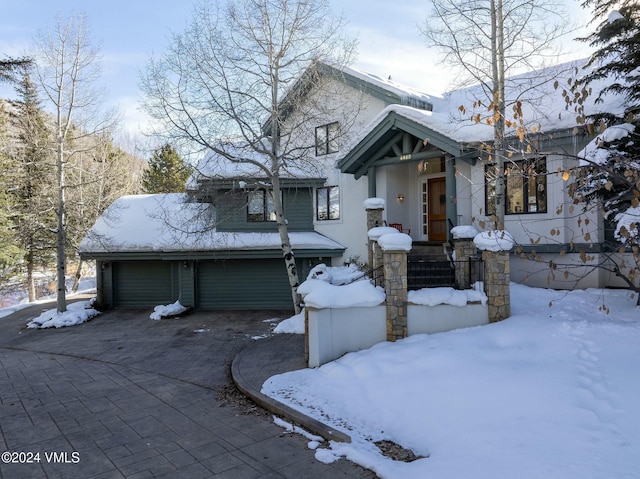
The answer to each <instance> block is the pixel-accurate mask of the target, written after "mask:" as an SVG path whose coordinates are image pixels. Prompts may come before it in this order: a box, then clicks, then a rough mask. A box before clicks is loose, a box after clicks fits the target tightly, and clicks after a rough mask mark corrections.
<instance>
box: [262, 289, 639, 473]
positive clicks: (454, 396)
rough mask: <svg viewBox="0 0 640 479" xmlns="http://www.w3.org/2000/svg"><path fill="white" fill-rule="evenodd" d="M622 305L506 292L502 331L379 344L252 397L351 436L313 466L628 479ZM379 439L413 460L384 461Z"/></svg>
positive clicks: (634, 344)
mask: <svg viewBox="0 0 640 479" xmlns="http://www.w3.org/2000/svg"><path fill="white" fill-rule="evenodd" d="M635 302H636V300H635V298H633V297H631V295H630V294H629V292H628V291H623V290H615V291H614V290H599V289H590V290H576V291H571V292H566V291H565V292H562V291H553V290H545V289H536V288H529V287H526V286H522V285H517V284H513V285H512V289H511V305H512V316H511V317H510V318H509V319H507V320H505V321H502V322H500V323H496V324H491V325H488V326H480V327H476V328H469V329H464V330H457V331H452V332H448V333H440V334H434V335H416V336H412V337H410V338H407V339H404V340H402V341H398V342H395V343H380V344H378V345H376V346H374V347H372V348H370V349H368V350H364V351H360V352H357V353H351V354H347V355H345V356H343V357H342V358H340V359H338V360H336V361H334V362H331V363H328V364H326V365H323V366H322V367H320V368H317V369H306V370H301V371H295V372H291V373H286V374H282V375H278V376H274V377H272V378H270V379H269V380H268V381H267V382H265V384H264V386H263V391H262V392H263V393H265V394H267V395H269V396H271V397H273V398H275V399H277V400H279V401H281V402H283V403H286V404H288V405H290V406H291V407H294V408H296V409H298V410H301V411H303V412H305V413H306V414H308V415H310V416H312V417H315V418H317V419H319V420H321V421H323V422H325V423H329V424H331V425H332V426H334V427H336V428H338V429H340V430H343V431H345V432H346V433H348V434H349V435H350V436H351V437H352V443H350V444H347V443H337V442H331V443H330V448H329V449H327V448H326V447H320V448H318V449H317V450H316V458H317V459H318V460H321V461H324V462H330V461H333V460H335V459H336V458H337V457H340V456H346V457H348V458H349V459H350V460H352V461H354V462H357V463H359V464H362V465H363V466H365V467H368V468H370V469H372V470H374V471H375V472H376V473H377V474H378V475H379V476H380V477H382V478H398V479H400V478H402V479H408V478H421V479H422V478H428V477H433V478H471V477H473V478H474V479H483V478H487V479H489V478H491V479H493V478H503V477H504V478H518V479H539V478H541V477H544V478H556V479H575V478H591V479H625V478H626V479H631V478H637V477H638V471H640V407H638V404H639V401H640V381H639V380H638V379H640V372H639V371H640V347H639V346H638V345H639V344H640V316H639V315H640V311H638V309H637V308H636V307H635ZM607 310H608V311H609V313H608V314H607ZM379 440H388V441H393V442H395V443H397V444H399V445H401V446H403V447H405V448H408V449H411V450H412V451H413V452H414V453H415V454H417V455H418V456H423V457H422V458H420V459H418V460H416V461H414V462H411V463H405V462H400V461H394V460H392V459H390V458H387V457H385V456H383V455H382V454H381V453H380V451H379V449H378V448H377V447H376V446H375V445H374V442H375V441H379Z"/></svg>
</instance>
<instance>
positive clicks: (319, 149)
mask: <svg viewBox="0 0 640 479" xmlns="http://www.w3.org/2000/svg"><path fill="white" fill-rule="evenodd" d="M339 129H340V124H339V123H338V122H337V121H334V122H331V123H327V124H325V125H320V126H316V130H315V140H316V156H326V155H331V154H333V153H337V152H338V151H339V148H338V145H337V142H338V132H339ZM318 132H322V133H323V134H324V138H322V139H320V138H319V136H318Z"/></svg>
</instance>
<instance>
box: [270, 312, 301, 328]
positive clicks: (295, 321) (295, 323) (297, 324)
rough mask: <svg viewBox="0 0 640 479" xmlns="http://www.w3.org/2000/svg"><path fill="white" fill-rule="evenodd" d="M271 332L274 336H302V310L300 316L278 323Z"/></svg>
mask: <svg viewBox="0 0 640 479" xmlns="http://www.w3.org/2000/svg"><path fill="white" fill-rule="evenodd" d="M273 332H274V333H276V334H304V309H303V310H302V311H301V312H300V314H296V315H293V316H291V317H290V318H287V319H284V320H282V321H280V322H279V323H278V325H277V326H276V327H275V329H274V330H273Z"/></svg>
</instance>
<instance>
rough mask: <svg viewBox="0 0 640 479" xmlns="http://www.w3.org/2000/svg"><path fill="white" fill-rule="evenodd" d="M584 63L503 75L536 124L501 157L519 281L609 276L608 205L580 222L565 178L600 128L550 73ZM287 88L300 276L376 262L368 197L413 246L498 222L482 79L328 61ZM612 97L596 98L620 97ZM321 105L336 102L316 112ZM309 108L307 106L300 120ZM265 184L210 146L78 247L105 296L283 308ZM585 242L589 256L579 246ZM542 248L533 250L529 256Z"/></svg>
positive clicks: (569, 283) (565, 282)
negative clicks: (433, 91)
mask: <svg viewBox="0 0 640 479" xmlns="http://www.w3.org/2000/svg"><path fill="white" fill-rule="evenodd" d="M579 66H580V63H574V64H568V65H562V66H560V67H556V68H555V70H554V71H544V72H534V74H531V73H530V74H523V75H520V76H517V77H514V78H511V79H509V81H508V82H507V85H508V88H507V92H506V96H507V100H508V101H510V100H514V99H517V100H520V101H521V102H522V106H521V112H522V114H521V116H520V118H522V119H523V121H524V120H526V124H524V123H523V125H524V126H525V127H526V128H527V129H528V133H529V134H528V135H527V142H523V141H522V140H521V138H519V136H518V134H517V131H516V130H515V129H512V130H511V133H512V135H511V136H510V138H509V141H508V144H509V150H510V156H509V158H508V161H507V162H506V168H507V179H506V188H505V190H506V191H505V193H506V218H505V223H506V225H505V227H506V229H507V230H509V232H510V233H511V234H512V236H513V237H514V239H515V241H516V243H517V244H518V247H517V250H516V251H514V254H513V256H512V263H511V278H512V280H514V281H517V282H527V284H530V285H534V286H551V287H556V288H574V287H587V286H594V287H595V286H606V285H610V284H613V280H612V278H610V277H606V276H603V275H602V274H600V272H598V271H597V270H594V271H592V270H591V269H590V268H589V265H590V264H591V263H596V262H597V261H598V260H599V254H600V251H599V244H600V243H601V242H602V240H603V239H604V234H605V227H604V226H605V225H604V223H603V220H602V217H601V215H599V214H598V213H597V212H587V213H585V214H586V215H587V216H586V217H588V219H589V221H585V216H584V215H582V216H581V215H579V214H578V212H577V210H576V208H574V207H572V205H571V204H570V201H569V197H568V195H567V192H566V188H565V182H564V180H563V178H562V172H563V171H565V170H566V169H567V168H570V167H573V166H574V165H576V164H577V161H578V159H577V155H578V152H579V151H580V150H581V149H582V148H583V147H584V146H585V145H586V143H587V142H588V141H589V140H591V139H592V136H589V133H588V131H587V130H586V129H584V128H581V127H579V126H578V122H577V116H578V114H579V112H575V111H573V110H572V109H565V105H566V102H565V99H564V98H565V97H564V96H563V94H562V88H560V89H556V88H554V81H555V80H558V81H559V83H560V84H566V82H567V78H568V77H570V76H573V75H575V74H576V71H577V70H576V68H578V67H579ZM318 76H321V77H324V78H325V79H326V81H325V82H324V83H323V84H322V88H318V87H317V85H318V84H317V83H313V84H310V83H308V82H310V80H309V79H310V78H317V77H318ZM547 78H551V79H550V80H544V79H547ZM563 82H564V83H563ZM291 92H292V93H291V95H294V94H295V96H296V98H297V100H298V101H288V98H289V97H285V99H284V100H283V111H286V113H287V115H286V118H285V121H284V122H283V125H282V127H281V130H280V135H281V137H282V138H285V136H286V141H289V142H292V144H297V145H299V146H300V148H299V150H300V151H302V152H304V153H303V154H302V155H301V156H300V158H297V159H296V161H292V162H291V165H289V166H290V167H289V168H288V169H287V173H286V174H285V175H284V177H283V179H282V182H283V198H282V200H283V204H284V208H285V215H286V217H287V221H288V227H289V231H290V235H291V240H292V243H293V247H294V251H295V254H296V258H297V262H298V271H299V274H300V276H301V277H302V278H304V277H305V276H306V272H308V271H309V269H310V268H311V267H312V266H314V265H315V264H317V263H319V262H325V263H328V264H333V265H341V264H343V263H347V262H358V261H363V260H364V259H365V258H367V253H368V251H367V243H366V241H367V238H366V231H367V225H366V215H365V211H364V208H363V207H362V205H363V202H364V201H365V200H366V199H367V198H371V197H380V198H384V199H385V200H386V209H385V211H384V221H385V222H387V223H389V224H395V225H397V226H398V228H400V229H402V230H403V231H404V232H406V233H407V234H409V235H410V236H411V237H412V239H413V241H414V244H418V245H419V244H421V243H426V244H440V243H443V242H446V241H447V240H448V239H449V236H450V233H449V232H450V229H451V226H455V225H472V224H473V225H475V226H476V227H477V228H478V229H479V230H480V229H485V228H489V227H490V224H489V218H488V217H489V214H490V209H491V205H492V204H493V196H492V195H493V194H494V188H493V185H495V177H494V176H492V175H493V174H494V171H495V167H494V165H493V162H492V159H491V154H490V152H489V151H488V149H487V148H486V146H485V145H488V144H490V143H491V141H492V138H493V128H492V127H491V126H489V125H487V124H486V123H485V122H483V121H476V120H475V119H477V118H481V117H483V116H486V114H487V108H486V106H483V105H486V103H487V102H486V98H485V96H484V94H483V90H482V86H475V87H471V88H467V89H462V90H457V91H454V92H451V93H449V94H447V95H445V96H444V97H438V96H430V95H426V94H424V93H421V92H417V91H414V90H412V89H409V88H404V87H402V86H401V85H398V84H396V83H394V82H392V81H391V80H388V79H382V78H379V77H377V76H374V75H369V74H366V73H363V72H359V71H357V70H355V69H352V68H339V69H338V68H336V67H334V66H331V65H328V64H323V63H320V64H316V65H313V66H312V67H310V69H309V70H308V71H306V72H304V74H303V75H302V76H301V77H300V80H299V82H298V84H296V85H295V86H294V87H293V88H292V90H291ZM300 99H302V100H304V102H305V103H301V102H300V101H299V100H300ZM588 100H589V99H588ZM589 101H590V100H589ZM611 101H612V102H613V103H610V104H606V105H601V106H600V108H603V109H606V110H607V111H617V110H621V109H622V108H623V105H622V104H621V102H618V103H615V102H616V99H615V98H614V99H612V100H611ZM309 105H311V107H310V106H309ZM313 105H331V106H332V108H330V109H327V110H323V111H319V110H318V112H317V114H315V115H314V114H312V115H308V112H309V111H310V110H312V108H313ZM590 107H593V108H595V107H596V105H590ZM300 108H307V116H306V117H305V118H306V121H304V122H302V121H300V116H298V115H297V109H300ZM478 115H480V116H478ZM267 126H268V125H267ZM283 141H284V140H283ZM531 146H532V147H533V148H531V151H528V147H531ZM310 166H312V167H310ZM260 181H264V178H261V173H260V171H259V169H257V170H255V169H254V170H252V169H251V168H247V167H246V166H239V165H237V164H234V163H229V162H227V161H225V159H224V158H222V157H220V156H219V155H216V154H215V153H213V152H209V153H208V154H207V156H205V158H203V160H202V161H201V163H200V165H198V167H197V168H196V173H195V174H194V175H193V176H192V178H191V179H190V181H189V183H188V192H187V193H186V194H184V195H178V196H176V195H158V196H141V197H125V198H122V199H120V200H118V201H117V202H116V203H114V205H112V206H111V207H110V208H109V209H108V210H107V211H106V212H105V214H104V215H103V216H102V217H101V218H100V219H99V220H98V221H97V223H96V225H95V226H94V227H93V228H92V230H91V231H90V232H89V234H88V235H87V237H86V238H85V240H84V241H83V243H82V244H81V246H80V254H81V256H82V257H83V258H85V259H95V260H96V261H97V266H98V268H97V269H98V291H99V293H98V299H99V302H100V303H101V305H102V306H104V307H110V306H152V305H154V304H159V303H167V302H173V301H175V300H176V299H180V301H181V302H182V303H183V304H185V305H190V306H194V307H198V308H240V307H242V308H274V307H288V306H289V305H290V304H291V299H290V292H289V288H288V284H287V279H286V274H285V270H284V265H283V261H282V254H281V250H280V241H279V239H278V238H277V233H276V229H275V224H274V222H273V221H272V220H273V211H272V209H271V206H270V204H269V195H268V194H267V192H266V190H264V189H261V188H258V187H256V185H259V184H260ZM143 216H144V217H145V219H144V221H143V220H142V217H143ZM118 217H119V218H118ZM127 225H128V226H127ZM130 227H134V228H133V229H129V228H130ZM585 250H586V251H588V252H589V257H588V261H587V263H588V264H585V262H584V253H583V254H582V256H581V254H580V251H585ZM534 251H535V257H536V259H537V260H538V261H531V260H530V258H529V257H528V253H531V254H533V252H534ZM550 262H552V263H555V264H558V265H567V266H568V269H567V271H569V274H568V275H560V274H557V275H554V274H553V271H551V274H550V270H549V266H548V265H549V263H550Z"/></svg>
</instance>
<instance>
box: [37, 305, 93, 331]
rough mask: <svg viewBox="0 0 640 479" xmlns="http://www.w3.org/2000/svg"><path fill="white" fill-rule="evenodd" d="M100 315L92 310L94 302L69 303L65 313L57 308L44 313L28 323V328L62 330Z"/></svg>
mask: <svg viewBox="0 0 640 479" xmlns="http://www.w3.org/2000/svg"><path fill="white" fill-rule="evenodd" d="M98 314H100V313H99V312H98V311H97V310H95V309H93V308H92V301H77V302H75V303H69V304H68V305H67V310H66V311H65V312H64V313H59V312H58V310H57V309H56V308H53V309H49V310H47V311H45V312H43V313H42V314H41V315H40V316H38V317H37V318H34V319H32V320H31V321H29V322H28V323H27V328H31V329H45V328H62V327H65V326H76V325H78V324H82V323H84V322H86V321H89V320H90V319H92V318H94V317H95V316H97V315H98Z"/></svg>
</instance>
